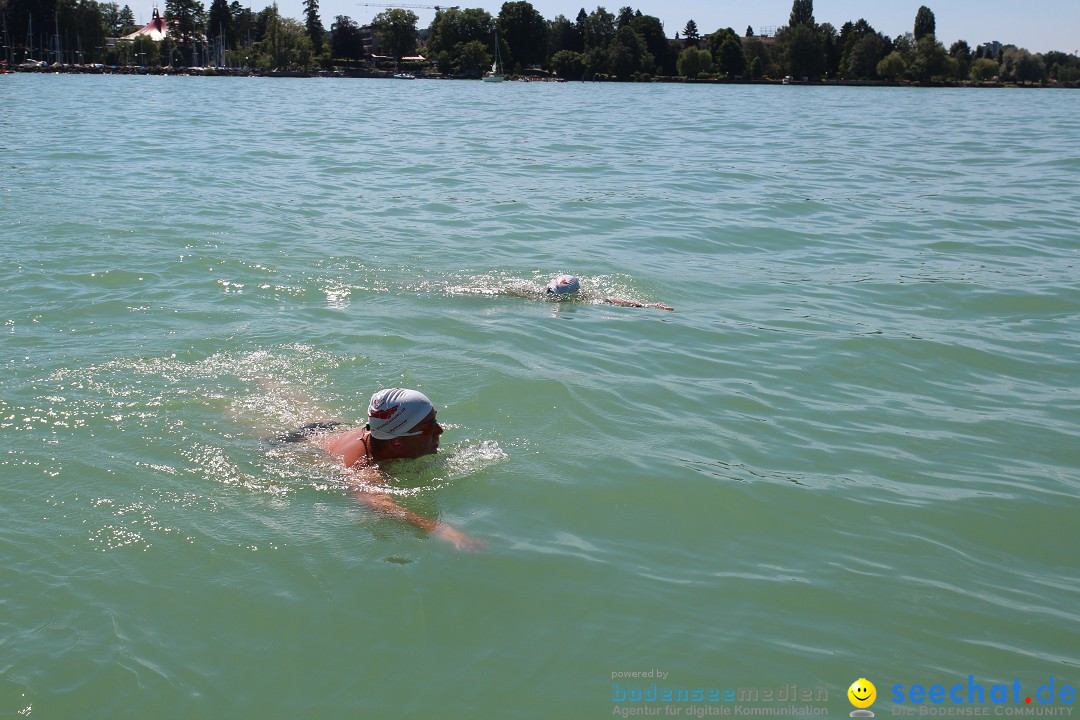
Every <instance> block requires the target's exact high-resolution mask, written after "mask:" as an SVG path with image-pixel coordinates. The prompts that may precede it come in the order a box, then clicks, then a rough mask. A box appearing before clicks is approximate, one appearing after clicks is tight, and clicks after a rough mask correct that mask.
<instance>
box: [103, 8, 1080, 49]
mask: <svg viewBox="0 0 1080 720" xmlns="http://www.w3.org/2000/svg"><path fill="white" fill-rule="evenodd" d="M126 2H127V3H128V4H129V5H130V6H131V9H132V10H133V11H134V12H135V19H136V20H137V21H140V22H143V23H145V22H149V20H150V16H151V12H152V9H153V7H154V5H155V2H154V0H126ZM204 2H205V4H206V6H207V7H209V5H210V3H209V0H204ZM241 2H242V3H247V4H250V6H251V9H252V10H254V11H256V12H258V11H259V10H262V9H263V8H264V7H266V6H267V5H269V4H270V3H271V2H273V0H241ZM531 2H532V5H533V7H535V8H536V9H537V10H538V11H539V12H540V14H541V15H543V16H544V17H545V18H546V19H548V20H550V19H552V18H554V17H555V16H557V15H565V16H566V17H568V18H570V19H571V20H573V19H574V18H575V17H577V13H578V10H580V9H581V8H583V7H584V8H585V11H586V12H591V11H592V10H594V9H595V8H596V7H597V5H603V7H604V8H606V9H607V10H608V11H609V12H611V13H616V14H617V13H618V10H619V8H620V7H623V6H625V5H629V6H630V7H632V8H634V9H635V10H640V11H641V12H642V14H645V15H654V16H656V17H658V18H660V21H661V22H662V23H663V24H664V30H665V31H666V32H667V34H668V37H674V35H675V33H676V32H679V33H680V34H681V33H682V29H683V28H684V27H685V26H686V21H687V20H691V19H692V20H693V21H694V22H695V23H697V26H698V31H699V32H700V33H701V34H702V35H707V34H709V33H711V32H713V31H715V30H718V29H720V28H725V27H731V28H734V30H735V31H736V32H737V33H739V34H740V35H742V34H743V33H745V32H746V27H747V25H749V26H751V27H753V28H754V32H755V33H760V31H761V29H762V28H768V27H772V28H777V27H781V26H783V25H786V24H787V21H788V16H789V15H790V14H791V4H792V3H791V0H751V1H750V2H747V0H638V1H637V2H636V3H635V2H632V1H631V0H617V2H610V3H600V2H597V0H592V1H591V3H583V2H582V0H576V1H575V0H531ZM124 3H125V0H119V4H120V5H121V6H123V5H124ZM277 3H278V7H279V8H280V10H281V13H282V15H285V16H287V17H293V18H296V19H301V18H302V17H303V0H277ZM435 3H440V4H442V3H445V4H446V5H447V6H449V5H452V4H454V3H459V4H460V6H461V7H462V8H476V7H479V8H483V9H485V10H487V11H488V12H490V13H491V14H492V15H498V13H499V8H501V7H502V3H503V0H464V1H463V0H434V2H433V3H432V4H435ZM156 4H158V6H159V7H161V8H162V9H164V7H165V1H164V0H159V1H158V2H157V3H156ZM426 4H427V3H424V2H419V1H417V2H403V3H402V4H401V5H398V6H397V7H401V6H408V5H426ZM923 4H925V5H926V6H927V7H929V8H930V9H931V10H932V11H933V12H934V16H935V18H936V20H937V37H938V40H940V41H941V42H943V43H944V44H945V47H949V45H951V44H952V43H953V42H955V41H956V40H966V41H967V43H968V45H970V46H971V47H972V48H974V47H975V46H976V45H979V44H981V43H984V42H990V41H992V40H997V41H999V42H1001V43H1003V44H1006V45H1017V46H1019V47H1022V48H1027V49H1028V50H1030V51H1032V52H1047V51H1049V50H1061V51H1064V52H1067V53H1077V52H1078V51H1080V0H1024V1H1023V2H1021V1H1020V0H815V2H814V18H815V19H816V20H817V21H818V22H819V23H825V22H827V23H832V25H833V26H835V27H836V29H837V30H839V29H840V26H841V25H843V24H844V23H845V22H847V21H849V20H851V21H855V20H858V19H859V18H865V19H866V21H867V22H869V23H870V25H872V26H873V28H874V29H875V30H877V31H878V32H881V33H885V34H886V35H888V36H889V37H896V36H897V35H901V34H903V33H905V32H910V31H911V30H912V28H913V26H914V24H915V13H916V12H918V10H919V6H920V5H923ZM386 7H394V5H392V4H391V5H386V6H378V7H376V6H372V5H364V4H362V3H360V2H354V0H320V2H319V15H320V17H322V21H323V25H324V26H325V27H326V28H327V29H329V28H330V24H331V23H332V22H333V21H334V17H335V16H337V15H348V16H349V17H351V18H352V19H353V20H355V21H357V22H358V23H360V24H365V23H368V22H370V21H371V18H373V17H374V16H375V15H376V14H378V13H379V12H382V10H384V9H385V8H386ZM411 9H412V10H413V12H415V13H416V14H417V16H418V17H419V18H420V22H419V26H420V27H421V28H424V27H427V26H428V24H430V22H431V19H432V18H433V17H434V15H435V11H434V10H433V9H415V8H411Z"/></svg>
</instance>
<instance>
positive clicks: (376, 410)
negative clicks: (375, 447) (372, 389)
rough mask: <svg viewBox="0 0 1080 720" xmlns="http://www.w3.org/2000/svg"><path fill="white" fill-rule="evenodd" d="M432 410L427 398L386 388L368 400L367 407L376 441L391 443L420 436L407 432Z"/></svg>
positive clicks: (410, 392) (403, 389)
mask: <svg viewBox="0 0 1080 720" xmlns="http://www.w3.org/2000/svg"><path fill="white" fill-rule="evenodd" d="M432 409H433V406H432V404H431V401H430V400H428V399H427V395H424V393H422V392H417V391H416V390H406V389H405V388H388V389H386V390H380V391H379V392H377V393H375V394H374V395H372V396H371V404H370V405H368V411H367V414H368V426H369V427H370V428H371V436H372V437H373V438H375V439H376V440H393V439H394V438H399V437H409V436H411V435H419V434H420V433H418V432H409V430H410V429H411V428H413V427H415V426H416V424H417V423H418V422H420V421H421V420H423V419H424V418H426V417H427V416H428V413H430V412H431V411H432Z"/></svg>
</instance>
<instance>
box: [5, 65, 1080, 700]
mask: <svg viewBox="0 0 1080 720" xmlns="http://www.w3.org/2000/svg"><path fill="white" fill-rule="evenodd" d="M1078 251H1080V94H1078V93H1075V92H1067V91H1020V90H985V91H973V90H948V89H940V90H938V89H900V88H814V87H764V86H752V87H736V86H677V85H606V84H581V83H574V84H527V83H504V84H502V85H497V86H495V85H488V84H483V83H480V82H434V81H432V82H426V81H417V82H396V81H377V80H328V79H296V80H286V79H246V78H244V79H241V78H183V77H175V78H171V77H161V78H158V77H126V76H125V77H119V76H117V77H109V76H106V77H91V76H87V77H81V76H48V75H14V76H4V77H3V78H0V287H2V288H3V291H4V292H3V296H2V297H0V438H3V447H2V448H0V718H18V717H23V716H32V717H43V718H120V717H123V718H158V719H169V718H253V719H254V718H259V719H262V718H298V717H300V718H346V717H349V718H359V717H363V718H447V719H451V720H457V719H462V720H465V719H468V718H484V719H486V718H492V719H495V718H530V719H531V718H538V719H547V718H552V719H560V718H567V719H571V720H576V719H578V718H580V719H582V720H585V719H587V718H605V717H613V716H616V715H617V714H619V713H620V712H621V711H622V710H626V709H638V710H643V711H645V710H653V711H657V712H660V713H667V714H668V715H669V716H670V715H672V714H678V715H680V716H682V717H688V716H692V715H694V714H696V715H697V716H702V715H705V714H707V713H723V712H725V711H727V712H731V713H734V712H736V710H746V709H764V710H770V711H776V710H778V708H779V709H780V712H781V714H785V713H786V714H793V713H795V712H797V711H798V710H799V708H802V709H807V708H810V709H812V710H814V711H816V712H819V713H827V714H828V715H830V716H847V714H848V713H849V712H850V711H851V710H852V709H853V708H852V705H851V704H850V703H849V702H848V699H847V695H846V692H847V688H848V686H849V685H850V684H851V683H852V682H853V681H855V680H856V679H858V678H867V679H869V680H871V681H872V682H873V683H874V684H876V686H877V692H878V699H877V703H876V704H875V705H874V706H873V708H872V709H873V710H874V711H875V712H876V713H877V715H878V716H879V717H880V716H891V715H894V714H897V713H898V712H900V711H906V710H916V711H917V709H918V708H919V707H920V706H919V705H917V704H915V703H913V702H911V700H910V699H905V698H902V699H904V702H903V703H900V704H897V703H895V702H894V697H895V696H894V692H895V691H894V690H893V688H894V686H896V685H901V686H903V688H904V690H903V692H905V693H906V692H907V690H906V689H907V688H910V687H911V686H912V685H917V684H921V685H922V686H924V687H927V688H928V687H930V686H931V685H934V684H940V685H942V686H944V687H945V688H949V687H951V686H953V685H955V684H957V683H962V684H963V688H964V690H963V699H964V701H965V702H966V701H967V700H968V696H967V693H968V688H969V683H973V684H981V685H982V686H984V687H985V688H986V691H987V692H988V693H989V691H990V690H991V687H992V686H993V685H995V684H1008V686H1009V688H1012V687H1013V683H1014V681H1017V682H1018V683H1019V684H1020V686H1021V687H1022V691H1021V693H1020V696H1019V697H1018V699H1017V700H1016V701H1014V698H1013V697H1012V691H1011V689H1010V691H1009V697H1008V702H1007V703H999V704H995V705H991V704H990V698H989V697H987V698H986V700H985V702H986V703H987V704H986V705H985V706H984V707H985V708H986V709H989V711H990V713H991V714H994V711H995V710H998V711H1005V710H1006V709H1008V710H1009V711H1012V710H1016V711H1021V710H1024V709H1025V708H1029V709H1030V708H1035V709H1044V710H1045V709H1058V710H1064V709H1071V708H1074V707H1075V705H1069V704H1067V703H1066V702H1064V700H1066V699H1067V698H1062V697H1061V696H1060V691H1061V690H1062V687H1063V686H1072V687H1076V686H1077V685H1080V611H1078V609H1077V608H1078V607H1080V563H1078V562H1077V541H1078V531H1077V527H1078V521H1077V517H1078V511H1080V500H1078V499H1077V494H1078V492H1080V387H1078V381H1080V371H1078V363H1077V361H1078V356H1080V324H1078V322H1080V284H1078V277H1080V275H1078V268H1077V262H1078V259H1080V254H1078ZM557 273H573V274H576V275H578V276H579V277H581V279H582V283H583V286H584V288H585V293H584V296H583V297H581V298H578V299H577V300H575V301H572V302H561V303H552V302H546V301H545V300H543V299H542V298H541V297H538V296H533V295H530V294H529V292H528V291H529V289H530V288H532V287H533V286H537V285H543V284H544V283H546V282H547V280H548V279H549V278H550V277H551V276H552V275H554V274H557ZM601 296H619V297H625V298H630V299H634V300H639V301H644V302H657V301H660V302H666V303H669V304H671V305H673V306H674V307H675V308H676V310H675V312H671V313H668V312H664V311H662V310H655V309H634V308H626V307H613V306H610V305H605V304H602V303H600V302H598V301H597V298H598V297H601ZM396 385H401V386H406V387H414V388H418V389H420V390H422V391H423V392H425V393H426V394H428V395H429V396H430V397H431V398H432V400H433V401H434V402H435V404H436V406H437V407H438V409H439V418H440V421H443V422H444V424H445V427H446V433H445V435H444V436H443V446H442V449H441V451H440V453H439V454H438V455H437V456H434V457H428V458H424V459H420V460H416V461H408V462H404V463H399V464H398V465H397V466H395V467H390V466H388V467H387V471H388V472H389V473H390V475H391V476H392V478H393V482H394V487H395V490H396V492H398V493H399V495H400V501H401V502H402V503H403V504H406V505H407V506H409V507H410V508H412V509H413V510H415V511H416V512H419V513H421V514H425V515H427V516H429V517H438V518H440V519H442V520H443V521H445V522H448V523H450V524H452V525H454V526H457V527H459V528H461V529H462V530H464V531H465V532H467V533H468V534H469V535H471V536H474V537H477V538H482V539H483V540H485V541H486V543H487V547H486V549H484V550H483V551H481V552H474V553H467V552H459V551H456V550H455V549H454V548H452V547H451V546H449V545H446V544H444V543H441V542H439V541H438V540H435V539H430V538H426V537H424V536H423V535H422V533H419V532H418V531H416V530H415V529H413V528H412V527H410V526H407V525H403V524H401V523H400V522H398V521H395V520H391V519H387V518H384V517H379V516H377V515H373V514H372V512H371V511H369V510H368V509H367V508H365V507H364V506H362V505H361V504H359V503H358V502H357V501H356V500H355V498H353V497H352V496H351V495H350V494H349V492H348V491H347V490H346V488H345V485H344V482H343V478H342V476H341V475H340V473H339V472H337V471H336V470H335V469H334V468H332V467H329V466H327V465H324V464H320V462H319V458H318V457H317V456H315V455H313V454H311V453H309V452H304V451H303V450H296V449H291V448H283V447H280V446H274V445H271V444H268V443H267V442H266V438H267V437H268V436H269V435H271V434H272V433H274V432H280V431H283V430H288V429H291V428H293V427H295V426H297V425H299V424H301V423H303V422H305V421H307V420H309V419H312V418H315V417H337V418H342V419H346V420H350V421H356V420H360V419H362V417H363V415H364V412H365V410H366V407H367V398H368V397H369V396H370V394H371V393H372V392H374V391H375V390H377V389H379V388H382V387H390V386H396ZM657 670H659V671H660V672H662V673H664V675H663V676H662V677H658V676H657V675H656V674H655V671H657ZM635 672H636V673H649V672H652V673H654V674H653V676H651V677H650V676H649V675H639V676H637V677H634V676H632V675H617V674H620V673H635ZM1051 678H1053V680H1051ZM1051 682H1052V683H1053V684H1054V687H1055V689H1054V692H1057V693H1059V694H1058V696H1056V697H1055V699H1054V702H1053V703H1050V704H1043V703H1042V699H1043V698H1045V695H1043V696H1036V692H1037V688H1038V687H1039V686H1043V685H1049V684H1050V683H1051ZM654 686H655V687H656V688H657V692H658V693H659V694H661V695H662V693H663V692H664V691H665V689H674V691H675V692H677V691H678V689H679V688H686V689H688V691H689V690H692V689H694V688H702V689H705V690H709V689H717V690H718V691H725V689H728V688H730V689H735V690H737V691H738V692H739V693H742V695H741V697H742V699H741V700H738V701H734V702H733V701H728V700H726V699H725V696H724V692H719V693H718V694H719V695H720V696H721V697H719V698H716V697H713V698H712V699H710V698H708V697H704V698H701V699H699V700H697V701H694V700H691V699H688V700H673V701H669V702H665V701H664V700H663V699H662V697H658V699H656V700H651V699H650V696H649V693H650V692H651V689H652V688H653V687H654ZM792 686H795V688H797V689H792ZM744 691H745V692H744ZM751 691H753V693H757V694H756V696H754V695H753V694H752V693H751ZM767 692H771V693H772V694H771V695H768V698H770V699H765V698H766V694H767ZM804 692H809V693H811V694H812V695H813V698H812V700H810V701H806V702H803V701H802V693H804ZM620 693H629V695H628V696H627V699H626V700H623V699H621V698H620V695H619V694H620ZM635 693H641V695H639V696H638V697H641V699H640V700H634V695H635ZM782 695H783V697H781V696H782ZM789 695H794V696H795V698H794V699H795V700H799V702H796V703H789V702H787V700H788V699H791V698H789V697H788V696H789ZM1027 697H1032V699H1033V703H1031V704H1028V703H1025V699H1026V698H1027ZM954 700H955V698H954V699H952V700H950V699H948V698H947V699H946V700H945V702H944V703H941V704H937V705H935V707H937V708H941V709H944V708H947V707H967V708H968V709H971V708H972V707H973V706H972V705H971V704H970V703H968V704H967V705H966V706H965V705H964V703H959V704H956V703H955V702H954ZM789 706H790V707H789ZM921 707H924V708H925V707H927V706H926V705H925V704H924V705H922V706H921ZM784 708H788V709H787V710H784ZM676 711H677V712H676ZM998 714H1001V713H1000V712H999V713H998Z"/></svg>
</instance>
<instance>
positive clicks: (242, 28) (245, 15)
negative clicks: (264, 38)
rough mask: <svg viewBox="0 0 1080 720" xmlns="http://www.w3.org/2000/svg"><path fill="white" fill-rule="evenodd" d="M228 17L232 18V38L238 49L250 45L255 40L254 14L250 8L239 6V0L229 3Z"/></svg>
mask: <svg viewBox="0 0 1080 720" xmlns="http://www.w3.org/2000/svg"><path fill="white" fill-rule="evenodd" d="M229 15H231V16H232V31H233V38H234V40H235V42H236V45H237V46H238V47H243V46H246V45H250V44H251V42H252V41H253V40H254V39H255V38H254V35H255V13H253V12H252V11H251V8H246V7H244V6H243V5H241V4H240V2H239V0H232V2H231V3H229Z"/></svg>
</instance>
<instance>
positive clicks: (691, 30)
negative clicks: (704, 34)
mask: <svg viewBox="0 0 1080 720" xmlns="http://www.w3.org/2000/svg"><path fill="white" fill-rule="evenodd" d="M682 35H683V43H685V45H686V47H690V46H692V45H693V46H696V45H697V44H698V41H699V40H701V35H700V34H699V33H698V29H697V23H696V22H694V21H693V20H687V21H686V27H684V28H683V32H682Z"/></svg>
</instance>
